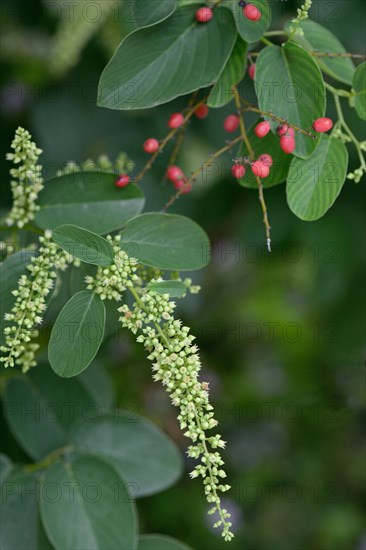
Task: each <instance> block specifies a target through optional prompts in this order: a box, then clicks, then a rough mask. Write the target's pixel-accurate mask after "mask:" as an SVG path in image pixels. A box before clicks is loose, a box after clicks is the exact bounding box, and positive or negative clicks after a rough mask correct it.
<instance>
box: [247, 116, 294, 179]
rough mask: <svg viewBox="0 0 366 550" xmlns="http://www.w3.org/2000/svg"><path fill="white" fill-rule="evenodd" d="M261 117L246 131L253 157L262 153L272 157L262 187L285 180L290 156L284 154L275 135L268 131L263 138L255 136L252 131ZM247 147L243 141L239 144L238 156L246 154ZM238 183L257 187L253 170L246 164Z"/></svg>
mask: <svg viewBox="0 0 366 550" xmlns="http://www.w3.org/2000/svg"><path fill="white" fill-rule="evenodd" d="M261 120H263V119H258V120H257V121H256V122H255V123H254V124H253V126H252V127H251V128H250V130H249V132H248V139H249V141H250V143H251V145H252V147H253V151H254V154H255V158H258V157H259V156H260V155H262V154H264V153H268V154H269V155H271V157H272V159H273V165H272V167H271V171H270V173H269V176H268V177H267V178H265V179H263V180H262V183H263V185H264V187H273V185H277V184H279V183H282V182H283V181H285V180H286V177H287V174H288V171H289V168H290V164H291V160H292V156H291V155H286V153H284V152H283V151H282V149H281V147H280V140H279V138H278V136H277V135H275V134H273V133H272V132H269V133H268V134H267V135H266V136H264V137H263V138H259V137H257V136H256V134H255V132H254V128H255V126H256V125H257V124H258V123H259V122H260V121H261ZM248 154H249V153H248V149H247V148H246V146H245V143H241V144H240V148H239V152H238V157H243V156H248ZM239 183H240V185H243V187H249V188H251V189H258V184H257V180H256V179H255V176H254V174H253V172H252V171H251V169H250V166H246V173H245V176H244V177H243V178H241V179H240V180H239Z"/></svg>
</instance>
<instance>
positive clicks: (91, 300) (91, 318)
mask: <svg viewBox="0 0 366 550" xmlns="http://www.w3.org/2000/svg"><path fill="white" fill-rule="evenodd" d="M105 316H106V314H105V307H104V304H103V302H102V300H101V299H100V298H99V296H98V295H97V294H94V292H91V291H89V290H82V291H80V292H78V293H77V294H74V296H73V297H72V298H71V299H70V300H69V301H68V302H67V304H65V306H64V307H63V308H62V310H61V312H60V313H59V316H58V317H57V319H56V323H55V324H54V326H53V329H52V332H51V337H50V342H49V346H48V359H49V362H50V365H51V367H52V368H53V370H54V371H55V372H56V373H57V374H58V375H59V376H62V377H64V378H69V377H70V376H75V375H76V374H79V373H80V372H81V371H83V370H84V369H86V367H87V366H88V365H89V364H90V363H91V361H92V360H93V359H94V357H95V356H96V354H97V352H98V349H99V347H100V344H101V343H102V340H103V335H104V327H105Z"/></svg>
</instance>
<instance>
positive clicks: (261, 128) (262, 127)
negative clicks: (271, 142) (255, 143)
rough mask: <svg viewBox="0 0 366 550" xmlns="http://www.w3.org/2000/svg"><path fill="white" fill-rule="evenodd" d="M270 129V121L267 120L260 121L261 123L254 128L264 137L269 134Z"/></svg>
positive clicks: (257, 134) (256, 133)
mask: <svg viewBox="0 0 366 550" xmlns="http://www.w3.org/2000/svg"><path fill="white" fill-rule="evenodd" d="M270 129H271V125H270V123H269V122H268V121H267V120H265V121H264V122H260V123H259V124H257V126H256V127H255V128H254V132H255V135H256V136H257V137H259V138H262V137H264V136H266V135H267V134H268V132H269V131H270Z"/></svg>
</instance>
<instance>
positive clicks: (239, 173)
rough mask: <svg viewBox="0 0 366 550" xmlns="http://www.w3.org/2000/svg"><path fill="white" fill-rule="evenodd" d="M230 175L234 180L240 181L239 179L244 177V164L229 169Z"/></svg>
mask: <svg viewBox="0 0 366 550" xmlns="http://www.w3.org/2000/svg"><path fill="white" fill-rule="evenodd" d="M231 173H232V175H233V176H234V178H236V179H238V180H240V178H242V177H244V175H245V166H244V164H234V166H233V167H232V169H231Z"/></svg>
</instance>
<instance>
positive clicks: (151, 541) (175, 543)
mask: <svg viewBox="0 0 366 550" xmlns="http://www.w3.org/2000/svg"><path fill="white" fill-rule="evenodd" d="M137 550H190V548H189V546H187V545H186V544H184V543H183V542H181V541H180V540H176V539H173V538H172V537H167V536H165V535H141V536H140V538H139V545H138V549H137Z"/></svg>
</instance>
